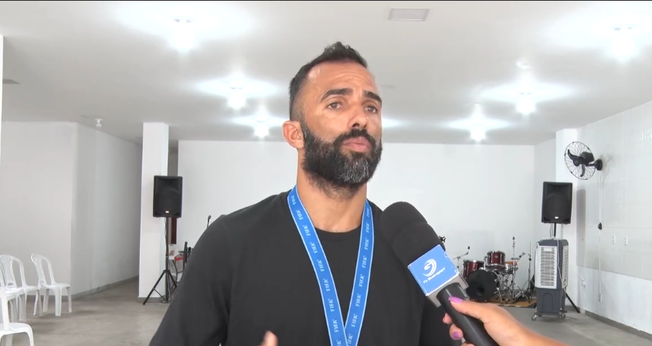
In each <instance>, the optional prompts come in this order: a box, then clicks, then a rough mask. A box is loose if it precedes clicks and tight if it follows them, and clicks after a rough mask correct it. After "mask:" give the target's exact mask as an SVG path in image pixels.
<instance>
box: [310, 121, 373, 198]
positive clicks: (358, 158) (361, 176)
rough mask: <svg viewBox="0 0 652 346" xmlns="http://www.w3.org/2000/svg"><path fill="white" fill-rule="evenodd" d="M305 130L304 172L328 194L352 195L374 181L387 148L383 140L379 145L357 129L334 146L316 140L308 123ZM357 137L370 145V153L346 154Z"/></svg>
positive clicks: (332, 143) (367, 134)
mask: <svg viewBox="0 0 652 346" xmlns="http://www.w3.org/2000/svg"><path fill="white" fill-rule="evenodd" d="M301 130H302V132H303V138H304V154H305V158H304V160H303V163H302V168H303V170H304V171H305V172H306V173H308V176H309V177H310V178H311V180H312V181H313V182H314V183H316V184H317V185H318V186H319V187H320V188H322V189H323V190H325V191H326V192H332V193H335V194H338V195H342V194H344V195H352V194H353V193H355V192H357V191H358V190H359V189H360V187H362V186H363V185H364V184H366V183H367V182H368V181H369V180H370V179H371V177H373V175H374V172H375V171H376V167H377V166H378V163H380V157H381V154H382V151H383V144H382V140H379V141H378V143H376V140H375V139H374V138H373V137H372V136H371V135H370V134H369V133H368V132H367V130H363V129H353V130H351V131H349V132H347V133H344V134H342V135H340V136H338V137H337V138H336V139H335V140H334V141H333V142H327V141H324V140H322V139H320V138H318V137H317V136H315V134H314V133H312V131H310V129H309V128H308V126H307V125H306V124H305V123H304V122H302V123H301ZM356 137H362V138H365V139H366V140H367V141H369V144H370V146H371V151H370V152H369V153H361V152H354V151H350V152H344V151H343V150H342V146H343V143H344V141H346V140H347V139H351V138H356ZM343 197H344V196H343Z"/></svg>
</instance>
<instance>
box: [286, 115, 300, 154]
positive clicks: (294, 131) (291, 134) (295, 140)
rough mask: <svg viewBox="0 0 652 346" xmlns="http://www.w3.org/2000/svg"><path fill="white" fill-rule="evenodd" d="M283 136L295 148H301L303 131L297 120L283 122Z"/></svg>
mask: <svg viewBox="0 0 652 346" xmlns="http://www.w3.org/2000/svg"><path fill="white" fill-rule="evenodd" d="M283 137H285V141H286V142H288V144H290V145H291V146H292V147H293V148H295V149H302V148H303V131H301V124H300V123H299V122H298V121H294V120H287V121H286V122H284V123H283Z"/></svg>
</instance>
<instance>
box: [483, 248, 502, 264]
mask: <svg viewBox="0 0 652 346" xmlns="http://www.w3.org/2000/svg"><path fill="white" fill-rule="evenodd" d="M485 261H486V262H487V267H504V266H505V253H504V252H502V251H489V252H487V257H486V259H485Z"/></svg>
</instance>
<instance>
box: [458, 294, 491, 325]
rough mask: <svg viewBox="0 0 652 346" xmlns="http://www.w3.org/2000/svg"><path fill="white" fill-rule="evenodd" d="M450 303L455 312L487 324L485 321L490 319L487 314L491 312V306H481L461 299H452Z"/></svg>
mask: <svg viewBox="0 0 652 346" xmlns="http://www.w3.org/2000/svg"><path fill="white" fill-rule="evenodd" d="M450 302H451V303H452V305H453V307H454V308H455V310H457V311H459V312H461V313H463V314H465V315H468V316H471V317H475V318H477V319H479V320H480V321H482V322H485V319H486V318H487V317H488V316H487V312H489V308H490V307H491V304H480V303H476V302H472V301H468V300H461V299H450ZM490 315H491V314H490Z"/></svg>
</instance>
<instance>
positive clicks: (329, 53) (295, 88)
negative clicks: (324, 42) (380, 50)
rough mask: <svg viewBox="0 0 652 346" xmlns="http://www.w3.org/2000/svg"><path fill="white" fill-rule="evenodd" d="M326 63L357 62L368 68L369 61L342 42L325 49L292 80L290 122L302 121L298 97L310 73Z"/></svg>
mask: <svg viewBox="0 0 652 346" xmlns="http://www.w3.org/2000/svg"><path fill="white" fill-rule="evenodd" d="M325 62H355V63H358V64H360V65H362V66H363V67H364V68H367V61H366V60H365V59H364V58H363V57H362V56H361V55H360V53H358V51H356V50H355V49H353V48H351V47H350V46H348V45H344V44H342V42H339V41H338V42H335V43H333V44H331V45H330V46H328V47H326V48H325V49H324V52H323V53H321V55H319V56H318V57H316V58H315V59H313V60H312V61H311V62H309V63H307V64H305V65H303V66H301V68H300V69H299V72H297V74H296V75H295V76H294V78H292V81H291V82H290V120H300V119H301V117H302V115H301V110H299V109H296V106H297V104H296V103H297V97H298V96H299V93H300V92H301V88H302V87H303V84H304V82H305V81H306V78H307V77H308V73H310V70H312V68H313V67H315V66H317V65H319V64H321V63H325Z"/></svg>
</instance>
